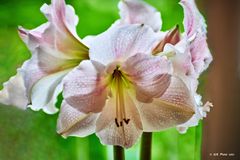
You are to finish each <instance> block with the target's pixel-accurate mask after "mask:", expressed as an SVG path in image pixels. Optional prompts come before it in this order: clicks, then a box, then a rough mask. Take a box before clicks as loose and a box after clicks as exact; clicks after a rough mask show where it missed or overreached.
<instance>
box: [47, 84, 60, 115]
mask: <svg viewBox="0 0 240 160" xmlns="http://www.w3.org/2000/svg"><path fill="white" fill-rule="evenodd" d="M62 90H63V84H62V83H60V84H59V85H58V86H57V87H56V88H55V90H54V93H53V96H52V98H51V100H50V101H49V102H48V104H47V105H45V107H43V111H44V112H45V113H47V114H55V113H57V112H58V108H57V107H56V103H57V102H58V96H59V94H60V93H61V92H62Z"/></svg>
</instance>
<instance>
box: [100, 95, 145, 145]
mask: <svg viewBox="0 0 240 160" xmlns="http://www.w3.org/2000/svg"><path fill="white" fill-rule="evenodd" d="M123 100H124V102H123V103H124V104H125V113H126V114H125V116H126V117H125V119H122V120H120V119H117V118H116V114H117V113H116V112H117V111H116V108H117V106H116V104H117V103H116V97H111V98H109V99H108V100H107V102H106V105H105V106H104V108H103V111H102V112H101V114H100V116H99V118H98V120H97V124H96V127H97V128H96V134H97V136H98V137H99V138H100V140H101V143H102V144H107V145H117V146H122V147H125V148H130V147H131V146H132V145H133V144H135V143H136V141H137V140H138V138H139V137H140V135H141V134H142V123H141V120H140V116H139V112H138V110H137V108H136V105H135V103H134V101H133V99H132V98H131V97H130V95H129V94H128V93H127V92H125V93H124V97H123Z"/></svg>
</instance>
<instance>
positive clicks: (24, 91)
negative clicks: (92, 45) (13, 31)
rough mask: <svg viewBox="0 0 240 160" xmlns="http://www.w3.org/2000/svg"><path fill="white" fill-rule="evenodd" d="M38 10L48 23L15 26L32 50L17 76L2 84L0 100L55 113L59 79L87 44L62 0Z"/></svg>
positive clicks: (84, 54)
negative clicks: (78, 34) (35, 25)
mask: <svg viewBox="0 0 240 160" xmlns="http://www.w3.org/2000/svg"><path fill="white" fill-rule="evenodd" d="M41 11H42V12H43V14H44V15H45V16H46V18H47V19H48V22H47V23H45V24H43V25H41V26H39V27H37V28H36V29H33V30H26V29H24V28H22V27H19V35H20V37H21V38H22V40H23V41H24V42H25V43H26V45H27V46H28V48H29V50H30V51H31V53H32V57H31V59H29V60H27V61H26V62H25V63H24V64H23V66H22V67H21V68H19V69H18V72H17V75H16V76H14V77H12V78H11V79H10V80H9V81H8V82H6V83H5V84H4V88H3V90H2V91H1V92H0V102H2V103H4V104H6V105H14V106H18V107H20V108H23V109H25V108H26V107H27V106H29V107H31V108H32V109H33V110H40V109H43V110H44V111H45V112H46V113H50V114H51V113H55V112H56V111H57V108H56V107H55V102H56V99H57V96H58V94H59V93H60V92H61V91H62V84H61V81H62V78H63V77H64V76H65V75H66V74H67V73H68V72H69V71H70V70H71V69H72V68H73V67H75V66H77V65H78V64H79V63H80V62H81V61H82V60H84V59H88V47H86V46H85V45H84V44H83V43H82V42H81V40H80V38H79V37H78V36H77V33H76V29H75V28H76V25H77V23H78V17H77V16H76V15H75V13H74V9H73V8H72V6H69V5H66V4H65V1H64V0H52V4H51V5H47V4H44V5H43V6H42V7H41ZM29 104H30V105H29Z"/></svg>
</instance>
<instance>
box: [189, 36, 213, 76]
mask: <svg viewBox="0 0 240 160" xmlns="http://www.w3.org/2000/svg"><path fill="white" fill-rule="evenodd" d="M190 47H191V48H190V52H191V57H192V64H193V66H194V69H195V71H196V72H197V73H198V74H201V73H202V72H203V71H204V70H206V69H207V68H208V66H209V64H210V63H211V62H212V59H213V58H212V55H211V53H210V50H209V48H208V44H207V39H206V37H205V36H202V35H200V34H198V35H197V36H196V38H195V39H194V40H193V42H192V43H191V46H190Z"/></svg>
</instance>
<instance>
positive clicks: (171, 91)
mask: <svg viewBox="0 0 240 160" xmlns="http://www.w3.org/2000/svg"><path fill="white" fill-rule="evenodd" d="M194 107H195V104H194V101H193V99H192V97H191V95H190V91H189V90H188V88H187V86H186V85H185V84H184V82H183V81H182V80H180V79H179V78H176V77H172V78H171V84H170V86H169V88H168V89H167V90H166V92H165V93H164V94H163V95H162V96H161V97H160V98H156V99H154V101H153V102H152V103H145V104H142V105H140V106H139V107H138V109H139V112H140V115H141V119H142V123H143V130H144V131H146V132H153V131H159V130H163V129H166V128H170V127H174V126H177V125H179V124H182V123H184V122H186V121H188V120H189V119H190V118H191V117H192V116H193V114H194Z"/></svg>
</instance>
